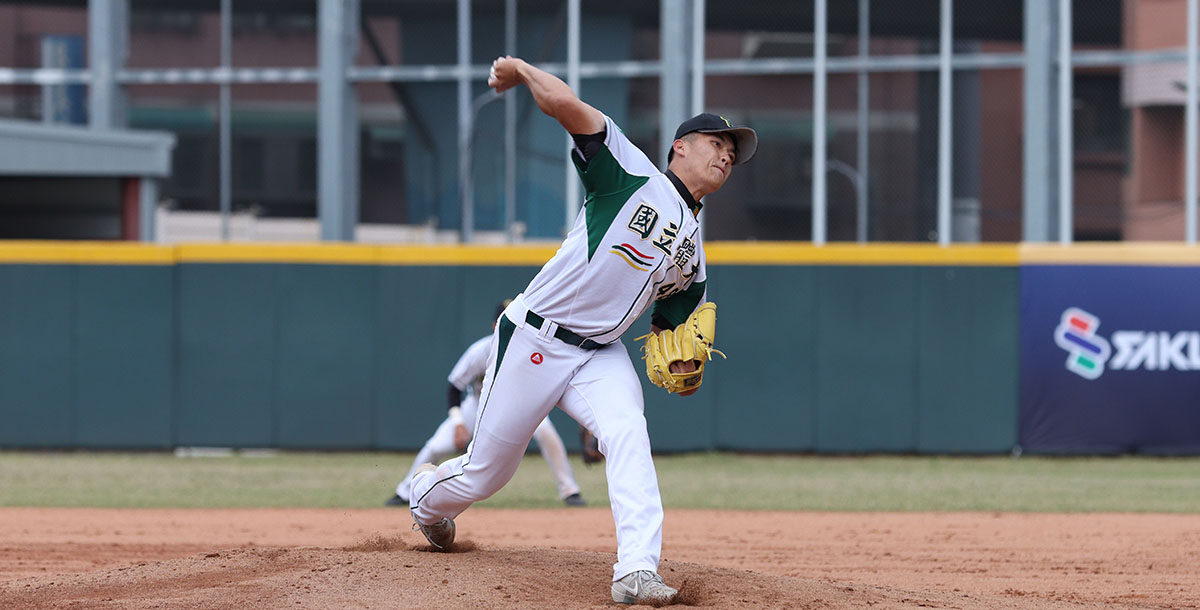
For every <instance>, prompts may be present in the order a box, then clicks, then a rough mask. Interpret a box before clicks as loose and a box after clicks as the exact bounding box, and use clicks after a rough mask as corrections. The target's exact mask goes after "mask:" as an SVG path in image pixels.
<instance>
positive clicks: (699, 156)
mask: <svg viewBox="0 0 1200 610" xmlns="http://www.w3.org/2000/svg"><path fill="white" fill-rule="evenodd" d="M685 144H686V145H687V149H686V151H685V152H684V161H685V162H686V165H687V167H688V170H690V172H689V173H691V174H692V175H693V176H694V177H695V179H696V180H699V181H700V182H701V183H702V184H703V186H704V190H705V191H707V192H709V193H712V192H714V191H716V190H717V189H719V188H721V186H722V185H724V184H725V181H726V180H727V179H729V173H730V172H731V171H733V161H734V159H735V158H736V155H735V154H734V152H733V138H732V137H731V136H729V135H728V134H723V133H701V134H697V135H696V137H695V138H694V139H692V140H691V141H690V142H687V141H685Z"/></svg>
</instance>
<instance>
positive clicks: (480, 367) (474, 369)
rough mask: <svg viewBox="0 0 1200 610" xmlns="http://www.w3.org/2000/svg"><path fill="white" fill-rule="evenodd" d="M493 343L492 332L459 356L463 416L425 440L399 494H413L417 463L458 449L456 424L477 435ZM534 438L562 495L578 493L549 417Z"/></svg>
mask: <svg viewBox="0 0 1200 610" xmlns="http://www.w3.org/2000/svg"><path fill="white" fill-rule="evenodd" d="M491 343H492V335H487V336H485V337H483V338H481V339H479V340H478V341H476V342H474V343H472V344H471V346H470V347H468V348H467V350H466V351H465V352H463V355H462V356H460V357H459V359H458V362H457V363H456V364H455V365H454V369H453V370H451V371H450V377H449V381H450V383H452V384H454V387H456V388H458V389H459V390H461V391H462V392H463V400H462V404H460V405H459V408H460V409H461V413H462V414H461V417H453V416H448V417H446V419H445V421H443V422H442V423H441V425H439V426H438V428H437V431H436V432H434V433H433V436H431V437H429V440H427V441H425V446H423V447H421V450H420V451H419V452H417V457H416V460H414V461H413V464H412V467H411V468H410V469H409V471H408V474H406V475H405V476H404V480H402V481H401V482H400V484H399V485H397V486H396V495H397V496H399V497H400V498H404V499H405V500H406V501H407V498H409V497H410V496H409V489H410V487H411V486H412V474H413V471H414V470H416V468H417V466H419V465H421V464H424V463H426V462H432V463H435V464H436V463H437V462H440V461H441V460H443V459H445V458H447V457H450V456H452V455H455V454H457V453H458V447H456V446H455V444H454V428H455V427H456V426H457V425H458V424H460V423H461V424H463V425H465V426H466V427H467V432H468V433H470V435H471V436H474V435H475V421H476V417H477V415H478V412H479V408H478V405H479V386H480V383H481V382H482V381H483V376H484V371H485V370H486V369H487V362H488V353H489V352H490V348H491ZM533 439H534V440H536V441H537V444H538V449H539V450H540V451H541V453H542V457H544V458H546V463H547V464H549V465H550V472H551V473H553V474H554V481H555V483H556V484H557V485H558V497H559V499H562V500H565V499H567V498H568V497H570V496H573V495H575V494H578V493H579V485H578V484H577V483H576V482H575V473H574V471H573V470H572V469H571V462H570V461H569V460H568V459H567V449H566V447H565V446H564V445H563V441H562V437H560V436H559V435H558V431H557V430H555V429H554V424H552V423H550V418H549V417H545V418H543V419H542V422H541V423H540V424H538V427H537V429H536V430H534V432H533Z"/></svg>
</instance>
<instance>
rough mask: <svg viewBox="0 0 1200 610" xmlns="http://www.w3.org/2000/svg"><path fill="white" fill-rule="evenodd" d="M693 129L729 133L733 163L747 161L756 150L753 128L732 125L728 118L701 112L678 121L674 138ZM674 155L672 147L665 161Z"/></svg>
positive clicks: (680, 136) (738, 163) (755, 136)
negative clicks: (733, 156) (731, 139)
mask: <svg viewBox="0 0 1200 610" xmlns="http://www.w3.org/2000/svg"><path fill="white" fill-rule="evenodd" d="M694 131H698V132H700V133H727V134H729V135H730V137H732V138H733V152H734V154H735V155H736V156H735V158H734V161H733V164H734V165H741V164H743V163H745V162H747V161H749V160H750V158H751V157H753V156H754V152H755V151H757V150H758V134H757V133H755V132H754V130H753V129H750V128H749V127H745V126H742V125H734V124H733V123H730V122H729V119H727V118H725V117H723V116H717V115H715V114H713V113H711V112H702V113H700V114H697V115H696V116H694V117H692V118H690V119H688V120H686V121H684V122H682V123H680V124H679V129H676V130H675V139H676V140H678V139H679V138H682V137H683V136H686V135H687V134H689V133H692V132H694ZM674 156H675V149H674V148H672V149H671V151H670V152H669V153H667V162H668V163H670V162H671V159H672V158H673V157H674Z"/></svg>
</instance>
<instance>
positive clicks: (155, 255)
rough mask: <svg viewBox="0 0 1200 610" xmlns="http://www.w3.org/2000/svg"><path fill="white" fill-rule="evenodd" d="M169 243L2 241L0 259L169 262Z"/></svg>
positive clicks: (77, 262) (79, 262)
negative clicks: (166, 244)
mask: <svg viewBox="0 0 1200 610" xmlns="http://www.w3.org/2000/svg"><path fill="white" fill-rule="evenodd" d="M175 262H176V250H175V248H174V247H173V246H158V245H154V244H143V243H140V242H130V241H3V240H0V263H24V264H42V265H173V264H175Z"/></svg>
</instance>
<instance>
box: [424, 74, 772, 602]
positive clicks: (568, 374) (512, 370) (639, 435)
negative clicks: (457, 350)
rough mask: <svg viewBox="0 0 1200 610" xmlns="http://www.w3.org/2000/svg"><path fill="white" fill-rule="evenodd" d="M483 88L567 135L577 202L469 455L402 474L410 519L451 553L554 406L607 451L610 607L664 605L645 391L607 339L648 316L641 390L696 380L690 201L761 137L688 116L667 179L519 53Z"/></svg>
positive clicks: (698, 306) (702, 325) (488, 395)
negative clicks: (645, 379) (408, 478)
mask: <svg viewBox="0 0 1200 610" xmlns="http://www.w3.org/2000/svg"><path fill="white" fill-rule="evenodd" d="M488 85H489V86H491V87H492V88H494V89H495V90H496V91H497V92H503V91H505V90H507V89H510V88H512V87H515V86H517V85H525V86H526V87H527V88H528V89H529V92H530V93H531V94H532V95H533V99H534V101H535V102H536V103H537V105H538V108H540V109H541V110H542V112H544V113H545V114H547V115H549V116H550V117H552V118H554V119H555V120H557V121H558V122H559V124H560V125H562V127H563V128H564V129H566V130H567V132H568V133H570V134H571V135H572V138H573V140H574V146H573V148H572V151H571V159H572V160H573V161H574V163H575V167H576V169H577V170H578V172H579V177H580V179H581V180H582V181H583V185H584V187H585V190H586V192H587V199H586V202H585V204H584V209H583V211H582V213H580V214H579V217H578V219H577V220H576V222H575V225H574V227H572V229H571V231H570V232H569V233H568V235H567V238H566V240H564V241H563V244H562V246H561V247H560V248H559V250H558V252H557V253H556V254H555V255H554V257H553V258H551V259H550V261H549V262H547V263H546V265H545V266H544V267H543V268H542V269H541V271H540V272H538V274H537V275H536V276H535V277H534V278H533V281H532V282H530V284H529V286H528V287H527V288H526V289H525V291H524V292H523V293H521V294H519V295H517V297H516V298H514V299H513V302H512V303H511V304H510V305H509V306H508V307H507V308H506V309H505V311H504V315H502V316H501V317H500V321H499V324H498V325H497V327H496V330H495V333H494V334H495V340H494V341H493V343H492V346H491V353H490V355H489V356H488V365H487V366H488V368H487V372H486V374H485V376H484V380H483V391H482V393H481V395H480V407H479V410H480V412H479V418H478V424H477V426H476V429H475V438H474V440H472V442H471V445H470V446H469V447H468V448H467V452H466V454H465V455H463V456H460V457H458V458H455V459H452V460H449V461H447V462H445V463H443V464H442V465H441V466H436V467H435V466H433V465H431V464H427V465H423V466H422V467H420V468H418V469H417V471H416V473H415V474H414V475H413V482H412V496H411V509H412V515H413V519H414V521H415V522H416V527H418V528H419V529H420V530H421V532H422V533H423V534H425V537H426V538H427V539H428V540H429V542H430V543H431V544H432V545H433V546H434V547H436V548H439V549H448V548H449V547H450V545H451V544H452V543H453V542H454V532H455V526H454V518H455V517H457V516H458V515H459V513H461V512H462V511H464V510H466V509H467V507H469V506H470V505H471V504H472V503H474V502H476V501H478V500H482V499H484V498H487V497H488V496H490V495H492V494H493V493H495V492H496V491H497V490H499V489H500V488H501V487H503V486H504V484H505V483H507V482H508V480H509V479H510V478H511V477H512V475H513V473H514V472H515V471H516V469H517V466H518V465H519V464H520V461H521V455H522V454H523V453H524V451H525V445H526V443H528V442H529V438H530V437H531V436H532V435H533V432H534V430H535V429H536V428H537V426H538V424H539V422H541V421H542V419H543V418H545V417H546V414H547V413H549V412H550V409H552V408H553V407H554V405H556V404H558V405H559V406H560V407H561V408H562V409H563V410H564V411H566V412H567V413H568V414H570V415H571V416H572V417H574V418H575V419H576V420H577V421H578V422H579V423H580V424H582V425H583V426H584V427H586V428H587V429H588V430H591V431H592V432H593V433H594V434H595V435H596V437H597V438H598V439H599V446H600V450H601V452H602V453H603V454H604V457H605V462H604V463H605V476H606V477H607V479H608V489H609V498H610V502H611V505H612V513H613V520H614V521H615V523H616V532H617V563H616V564H614V566H613V578H612V583H611V593H612V599H613V601H615V602H618V603H625V604H633V603H638V602H648V603H655V604H661V603H664V602H665V603H669V602H671V601H672V600H674V599H675V596H676V594H677V593H678V592H677V591H676V590H675V589H674V588H672V587H670V586H668V585H666V584H665V583H664V582H663V580H662V578H661V577H660V576H659V574H658V562H659V557H660V555H661V552H662V522H663V508H662V500H661V498H660V496H659V491H658V479H657V476H656V474H655V470H654V461H653V459H652V457H651V453H650V438H649V435H648V434H647V431H646V418H645V416H644V414H643V402H642V390H641V385H640V383H639V381H638V378H637V373H636V372H635V370H634V367H633V363H632V362H631V360H630V357H629V353H628V352H627V351H626V350H625V346H624V345H623V344H622V343H621V342H620V341H619V339H620V337H621V335H622V334H623V333H624V332H625V331H626V330H627V329H628V328H629V326H630V325H631V324H633V321H634V320H635V319H637V318H638V316H640V315H642V313H643V312H645V311H646V310H647V309H650V310H651V327H650V331H651V332H650V334H649V335H647V336H646V337H645V339H646V342H645V345H644V346H643V352H644V357H645V367H646V371H647V374H648V375H649V376H650V379H651V381H653V382H654V383H655V384H657V385H660V386H662V387H664V388H666V389H667V390H668V391H670V392H675V393H678V394H679V395H681V396H687V395H690V394H692V393H694V392H696V390H697V389H698V388H699V387H700V383H701V380H702V378H703V377H702V376H703V371H704V368H705V363H706V362H707V360H708V358H709V356H710V354H712V353H714V352H715V350H713V336H714V332H715V325H716V306H715V305H713V304H711V303H705V296H706V278H707V275H706V270H705V257H704V247H703V244H701V242H700V223H699V221H698V220H697V215H698V214H699V213H700V209H701V204H700V200H701V199H702V198H703V197H704V196H705V195H708V194H709V193H713V192H715V191H716V190H717V189H719V188H721V186H722V185H723V184H725V181H726V180H727V179H728V178H729V174H730V172H731V171H732V170H733V167H734V166H735V165H738V164H741V163H745V162H746V161H749V160H750V158H751V157H752V156H754V151H755V149H756V148H757V146H758V138H757V135H756V134H755V133H754V131H753V130H751V129H749V128H746V127H735V126H734V125H732V124H731V123H730V122H729V121H727V120H726V119H724V118H722V117H719V116H717V115H714V114H707V113H705V114H700V115H698V116H695V117H693V118H691V119H688V120H687V121H685V122H684V123H683V124H682V125H680V126H679V128H678V130H676V132H675V141H674V142H673V143H672V145H671V151H670V153H669V154H670V160H669V162H668V168H667V170H666V171H665V172H664V171H659V170H658V169H657V168H656V167H655V166H654V164H653V163H652V162H651V161H650V159H649V158H647V157H646V155H645V154H644V153H643V152H642V151H640V150H638V149H637V148H636V147H635V146H634V145H633V144H632V143H631V142H630V141H629V140H628V139H627V138H626V137H625V135H624V134H622V133H621V129H620V128H619V127H618V126H617V125H616V123H614V122H613V120H612V119H611V118H609V117H607V116H605V115H604V114H603V113H601V112H600V111H599V110H597V109H595V108H593V107H592V106H590V105H588V104H587V103H585V102H583V101H582V100H580V99H579V97H578V96H576V95H575V93H574V92H573V91H572V90H571V89H570V87H568V86H567V85H566V83H564V82H563V81H562V80H560V79H558V78H557V77H555V76H553V75H551V74H549V73H547V72H544V71H542V70H540V69H538V68H535V67H533V66H531V65H529V64H528V63H526V62H525V61H523V60H521V59H518V58H515V57H501V58H498V59H496V61H494V62H493V63H492V71H491V75H490V77H489V78H488Z"/></svg>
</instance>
